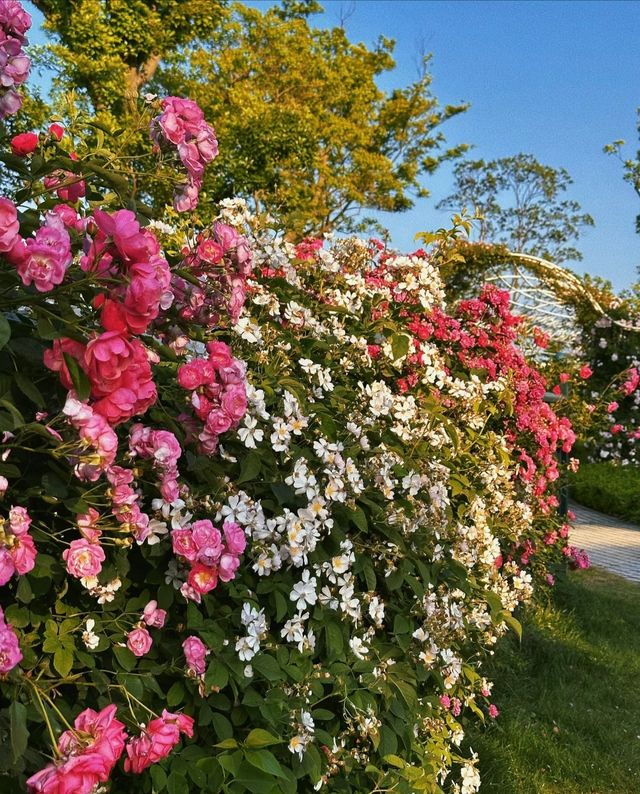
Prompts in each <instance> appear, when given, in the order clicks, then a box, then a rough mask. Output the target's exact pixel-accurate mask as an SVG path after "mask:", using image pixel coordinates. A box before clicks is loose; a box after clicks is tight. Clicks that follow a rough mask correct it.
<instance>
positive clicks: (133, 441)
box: [129, 424, 182, 503]
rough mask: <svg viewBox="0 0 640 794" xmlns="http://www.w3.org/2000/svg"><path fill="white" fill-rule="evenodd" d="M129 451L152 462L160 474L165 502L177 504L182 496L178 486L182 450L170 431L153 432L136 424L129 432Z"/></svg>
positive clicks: (161, 491) (161, 489)
mask: <svg viewBox="0 0 640 794" xmlns="http://www.w3.org/2000/svg"><path fill="white" fill-rule="evenodd" d="M129 449H130V451H131V453H132V454H133V455H139V456H140V457H141V458H143V459H144V460H152V461H153V466H154V468H155V469H157V470H158V472H159V473H160V493H161V494H162V498H163V499H164V501H165V502H169V503H171V502H175V501H176V499H178V497H179V496H180V489H179V486H178V458H179V457H180V456H181V455H182V448H181V446H180V443H179V441H178V439H177V438H176V437H175V436H174V434H173V433H171V432H170V431H169V430H152V429H151V428H150V427H145V426H144V425H142V424H135V425H133V427H132V428H131V430H130V432H129Z"/></svg>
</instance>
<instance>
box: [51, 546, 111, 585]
mask: <svg viewBox="0 0 640 794" xmlns="http://www.w3.org/2000/svg"><path fill="white" fill-rule="evenodd" d="M62 559H63V560H64V561H65V562H66V564H67V571H68V572H69V573H70V574H71V576H75V577H76V578H78V579H82V578H83V577H85V576H97V575H98V574H99V573H100V571H101V570H102V563H103V562H104V560H105V553H104V550H103V549H102V547H101V546H100V544H99V543H89V541H88V540H85V538H80V539H79V540H72V541H71V544H70V546H69V548H68V549H67V550H66V551H64V552H63V553H62Z"/></svg>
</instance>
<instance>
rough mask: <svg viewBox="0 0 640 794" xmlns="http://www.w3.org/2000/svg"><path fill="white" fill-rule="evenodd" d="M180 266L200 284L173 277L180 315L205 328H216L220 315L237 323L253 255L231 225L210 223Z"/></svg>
mask: <svg viewBox="0 0 640 794" xmlns="http://www.w3.org/2000/svg"><path fill="white" fill-rule="evenodd" d="M183 267H185V268H187V269H189V270H190V271H191V272H192V273H193V274H194V275H195V276H197V277H198V278H199V279H200V282H201V285H200V286H196V285H194V284H192V283H191V282H188V281H185V280H184V279H182V278H180V277H179V276H176V277H175V278H174V284H173V288H174V293H175V295H176V299H177V301H178V302H179V314H180V316H181V317H182V318H183V319H186V320H191V321H195V322H197V323H200V324H202V325H207V326H209V327H211V326H214V325H218V324H219V323H220V320H221V317H222V316H224V315H228V316H229V319H230V321H231V322H232V323H237V322H238V319H239V317H240V313H241V312H242V308H243V306H244V303H245V300H246V281H247V278H248V277H249V276H250V275H251V272H252V270H253V254H252V253H251V249H250V248H249V243H248V241H247V239H246V237H244V236H243V235H241V234H239V233H238V232H237V231H236V230H235V229H234V228H233V227H232V226H227V224H225V223H214V224H213V226H212V227H211V229H210V230H209V231H208V232H207V233H203V234H202V235H200V238H199V240H198V244H197V246H196V247H195V249H194V250H192V251H190V252H189V253H188V254H187V256H186V257H185V259H184V262H183Z"/></svg>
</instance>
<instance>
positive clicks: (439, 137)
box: [36, 0, 466, 236]
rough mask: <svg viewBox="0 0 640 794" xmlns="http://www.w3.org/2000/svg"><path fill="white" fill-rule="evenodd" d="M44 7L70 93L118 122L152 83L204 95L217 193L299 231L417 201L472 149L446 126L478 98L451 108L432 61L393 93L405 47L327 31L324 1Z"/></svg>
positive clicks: (209, 192)
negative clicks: (214, 147) (384, 82)
mask: <svg viewBox="0 0 640 794" xmlns="http://www.w3.org/2000/svg"><path fill="white" fill-rule="evenodd" d="M36 5H37V6H38V7H39V8H40V9H41V10H42V11H43V12H44V13H45V16H46V27H47V30H48V31H49V32H50V34H51V35H52V38H53V42H52V44H51V47H50V49H51V52H52V53H53V55H54V56H55V58H56V60H57V61H58V63H60V64H62V71H61V72H60V74H59V76H58V78H57V80H56V82H55V92H56V93H57V95H58V97H60V96H61V94H62V93H63V92H64V90H66V89H68V88H70V87H72V86H76V87H79V88H80V91H81V97H80V98H81V99H84V102H85V106H86V108H87V109H88V110H89V111H90V112H93V113H95V114H96V116H97V117H98V118H99V119H100V120H101V121H102V122H103V123H105V122H108V123H111V124H113V125H116V126H117V125H118V124H121V123H122V121H123V119H124V118H125V117H126V116H127V114H129V113H132V112H133V108H132V102H133V101H134V98H135V96H136V94H139V93H141V92H143V91H144V90H147V91H149V90H151V91H157V92H158V93H162V94H166V93H170V94H176V95H180V96H190V97H193V98H194V99H195V100H196V101H197V102H198V103H199V104H200V105H201V106H202V107H203V109H204V111H205V114H206V116H207V118H208V119H209V121H210V122H211V123H212V124H213V125H214V126H215V128H216V132H217V135H218V138H219V141H220V152H221V156H220V158H219V160H218V161H217V164H216V165H217V167H216V168H213V169H211V171H212V173H211V174H210V175H209V176H208V177H207V179H206V181H205V195H206V196H207V197H208V198H209V199H210V200H212V201H213V200H219V199H222V198H226V197H230V196H243V197H245V198H247V199H250V200H251V201H252V203H253V204H254V205H255V207H256V208H257V209H258V210H266V211H268V212H269V213H270V214H272V215H274V216H276V217H277V218H278V219H279V220H281V221H283V222H284V223H286V225H287V227H288V228H289V229H290V230H291V233H292V234H293V235H297V236H302V235H305V234H309V233H314V234H319V233H323V232H327V231H330V230H333V229H337V230H340V231H350V230H353V229H356V228H359V227H363V226H366V225H367V224H368V223H369V222H370V219H367V218H363V216H362V212H363V210H364V211H380V210H382V211H390V212H398V211H402V210H406V209H409V208H410V207H411V206H412V204H413V201H414V198H415V197H416V196H424V195H427V194H428V190H427V188H426V187H425V185H424V177H425V176H427V175H429V174H431V173H432V172H433V171H434V170H435V169H436V168H437V167H438V165H439V164H440V163H441V162H442V161H443V160H446V159H449V158H453V157H457V156H459V155H460V154H461V153H462V152H463V151H464V150H465V149H466V147H465V146H464V145H462V146H454V147H450V148H448V147H446V144H445V139H444V136H443V133H442V131H441V125H442V124H443V122H445V121H446V120H447V119H449V118H451V117H452V116H455V115H456V114H458V113H460V112H462V111H464V110H465V109H466V105H463V104H460V105H445V106H444V107H441V106H440V105H439V103H438V100H437V99H436V97H435V96H434V95H433V94H432V92H431V75H430V73H429V59H428V58H425V59H424V62H423V65H422V71H421V73H420V74H419V75H418V77H417V79H416V80H415V82H413V83H412V84H410V85H408V86H406V87H404V88H397V89H394V90H391V91H389V92H386V91H383V90H382V89H381V88H380V87H379V86H378V84H377V78H378V77H379V76H380V75H381V74H383V73H384V72H388V71H390V70H392V69H393V67H394V66H395V62H394V60H393V57H392V52H393V47H394V43H393V41H391V40H389V39H386V38H380V40H379V41H378V43H377V44H376V45H375V46H374V47H373V48H371V49H370V48H368V47H367V46H365V45H364V44H356V43H352V42H350V41H349V39H348V37H347V35H346V33H345V31H344V29H343V28H341V27H335V28H333V29H330V30H325V29H319V28H315V27H313V26H312V25H311V24H310V16H311V14H312V13H313V12H315V11H317V10H319V6H318V5H317V3H315V2H284V3H282V4H281V5H279V6H275V7H272V8H270V9H268V10H266V11H264V12H262V11H260V10H258V9H255V8H249V7H246V6H244V5H242V4H234V5H233V6H231V7H227V6H225V5H224V3H223V2H213V3H212V2H209V0H162V1H161V2H151V0H135V2H128V0H110V2H107V0H77V1H76V2H73V3H68V2H64V1H63V0H37V2H36ZM204 207H205V205H204V204H203V208H204Z"/></svg>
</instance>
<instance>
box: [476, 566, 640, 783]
mask: <svg viewBox="0 0 640 794" xmlns="http://www.w3.org/2000/svg"><path fill="white" fill-rule="evenodd" d="M522 619H523V627H524V636H523V640H522V645H519V643H518V641H517V639H515V638H511V637H510V638H508V639H507V638H506V641H505V642H503V643H502V646H501V647H500V648H499V649H498V651H497V652H496V654H495V656H494V657H493V658H492V659H491V661H490V663H488V664H487V669H486V671H485V673H486V674H488V675H489V676H490V677H491V678H492V679H493V680H494V681H495V682H496V685H495V687H494V691H493V698H492V699H493V701H494V702H495V703H496V704H497V705H498V707H499V708H500V709H501V714H500V716H499V717H498V719H497V720H496V722H495V723H494V724H492V725H491V726H489V727H488V728H487V729H486V730H485V731H484V733H482V734H480V735H478V734H475V735H472V736H471V737H469V739H470V743H471V746H472V747H473V749H474V750H476V751H478V752H479V754H480V759H481V762H480V770H481V774H482V789H481V790H482V791H483V792H495V794H605V792H606V793H607V794H609V792H610V793H611V794H613V793H614V792H615V794H640V585H636V584H632V583H630V582H626V581H625V580H624V579H621V578H619V577H617V576H614V575H612V574H608V573H605V572H604V571H601V570H598V569H591V570H588V571H582V572H576V573H572V574H571V575H570V576H569V577H568V579H567V580H566V581H563V582H561V583H559V585H558V586H557V591H556V593H555V601H554V604H553V605H552V606H550V607H547V608H539V607H536V608H531V609H529V610H528V611H527V613H526V614H525V615H523V616H522Z"/></svg>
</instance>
